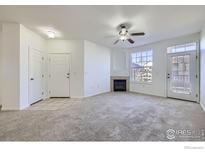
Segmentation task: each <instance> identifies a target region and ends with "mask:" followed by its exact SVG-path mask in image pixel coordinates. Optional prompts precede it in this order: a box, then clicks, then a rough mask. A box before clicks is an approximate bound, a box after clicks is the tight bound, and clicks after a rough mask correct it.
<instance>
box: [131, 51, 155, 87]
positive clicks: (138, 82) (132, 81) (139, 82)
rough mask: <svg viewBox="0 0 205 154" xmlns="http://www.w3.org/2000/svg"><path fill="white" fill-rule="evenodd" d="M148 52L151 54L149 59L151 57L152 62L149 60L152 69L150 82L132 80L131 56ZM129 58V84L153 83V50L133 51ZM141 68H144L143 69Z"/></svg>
mask: <svg viewBox="0 0 205 154" xmlns="http://www.w3.org/2000/svg"><path fill="white" fill-rule="evenodd" d="M149 51H151V52H152V56H151V57H152V60H151V62H152V66H151V67H152V77H151V81H150V82H148V81H137V80H134V79H133V74H132V54H133V53H142V52H149ZM129 57H130V68H129V71H130V82H131V83H137V84H152V83H153V66H154V63H153V60H154V50H153V49H142V50H138V51H133V52H131V53H130V55H129ZM146 57H147V56H146ZM141 58H142V55H141ZM141 61H142V59H141ZM143 68H144V67H143Z"/></svg>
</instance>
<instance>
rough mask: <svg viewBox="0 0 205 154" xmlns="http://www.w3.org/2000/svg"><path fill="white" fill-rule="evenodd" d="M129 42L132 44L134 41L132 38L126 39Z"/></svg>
mask: <svg viewBox="0 0 205 154" xmlns="http://www.w3.org/2000/svg"><path fill="white" fill-rule="evenodd" d="M127 40H128V41H129V42H130V43H131V44H133V43H135V41H134V40H132V39H130V38H129V39H127Z"/></svg>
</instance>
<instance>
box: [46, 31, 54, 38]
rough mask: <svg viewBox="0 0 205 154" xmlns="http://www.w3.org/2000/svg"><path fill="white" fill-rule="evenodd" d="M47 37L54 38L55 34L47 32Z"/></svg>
mask: <svg viewBox="0 0 205 154" xmlns="http://www.w3.org/2000/svg"><path fill="white" fill-rule="evenodd" d="M47 35H48V38H50V39H53V38H55V32H53V31H48V32H47Z"/></svg>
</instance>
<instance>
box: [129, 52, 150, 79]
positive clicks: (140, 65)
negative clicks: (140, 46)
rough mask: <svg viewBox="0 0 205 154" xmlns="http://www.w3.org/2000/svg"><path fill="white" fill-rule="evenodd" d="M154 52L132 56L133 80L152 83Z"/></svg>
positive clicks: (137, 53)
mask: <svg viewBox="0 0 205 154" xmlns="http://www.w3.org/2000/svg"><path fill="white" fill-rule="evenodd" d="M152 61H153V53H152V50H148V51H142V52H135V53H132V54H131V80H132V81H137V82H148V83H149V82H152Z"/></svg>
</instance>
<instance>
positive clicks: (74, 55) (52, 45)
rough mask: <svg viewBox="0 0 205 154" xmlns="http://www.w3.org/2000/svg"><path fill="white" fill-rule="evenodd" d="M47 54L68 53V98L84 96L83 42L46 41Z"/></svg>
mask: <svg viewBox="0 0 205 154" xmlns="http://www.w3.org/2000/svg"><path fill="white" fill-rule="evenodd" d="M47 51H48V53H70V55H71V72H70V96H71V97H72V98H80V97H83V96H84V58H83V57H84V41H82V40H48V41H47Z"/></svg>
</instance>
